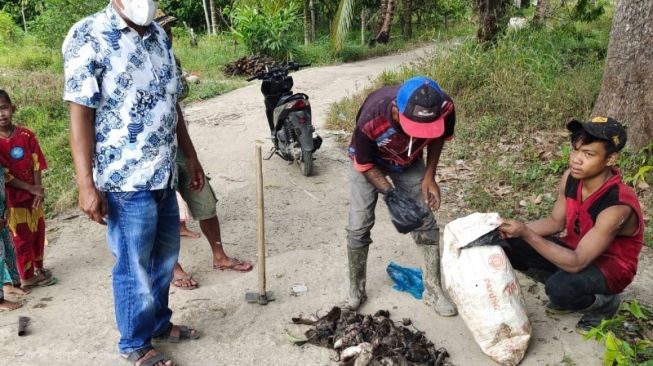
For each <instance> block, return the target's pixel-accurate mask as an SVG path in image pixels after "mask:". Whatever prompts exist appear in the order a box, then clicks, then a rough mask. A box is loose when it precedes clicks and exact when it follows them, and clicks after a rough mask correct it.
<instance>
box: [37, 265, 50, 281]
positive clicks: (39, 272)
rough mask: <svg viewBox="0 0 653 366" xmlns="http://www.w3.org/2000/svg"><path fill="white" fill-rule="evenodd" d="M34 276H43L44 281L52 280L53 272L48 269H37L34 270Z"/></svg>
mask: <svg viewBox="0 0 653 366" xmlns="http://www.w3.org/2000/svg"><path fill="white" fill-rule="evenodd" d="M34 274H35V275H36V276H39V275H40V276H42V277H43V278H44V279H47V278H52V271H50V270H49V269H46V268H36V269H34Z"/></svg>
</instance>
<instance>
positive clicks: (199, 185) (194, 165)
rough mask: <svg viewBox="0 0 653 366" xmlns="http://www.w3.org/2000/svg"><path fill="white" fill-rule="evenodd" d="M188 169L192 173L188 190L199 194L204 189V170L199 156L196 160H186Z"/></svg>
mask: <svg viewBox="0 0 653 366" xmlns="http://www.w3.org/2000/svg"><path fill="white" fill-rule="evenodd" d="M186 167H187V168H188V172H189V173H190V183H189V184H188V189H189V190H190V191H191V192H196V191H197V192H199V191H201V190H202V189H203V188H204V170H203V169H202V165H201V164H200V162H199V160H197V156H195V157H194V158H187V159H186Z"/></svg>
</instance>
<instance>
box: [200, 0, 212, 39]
mask: <svg viewBox="0 0 653 366" xmlns="http://www.w3.org/2000/svg"><path fill="white" fill-rule="evenodd" d="M208 1H211V0H208ZM206 2H207V0H202V7H203V8H204V18H205V19H206V33H207V34H211V29H212V27H211V19H210V18H209V10H208V9H207V7H206Z"/></svg>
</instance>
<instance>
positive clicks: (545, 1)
mask: <svg viewBox="0 0 653 366" xmlns="http://www.w3.org/2000/svg"><path fill="white" fill-rule="evenodd" d="M548 12H549V0H537V5H536V6H535V15H533V24H535V25H536V26H542V25H544V22H545V21H546V18H547V16H548Z"/></svg>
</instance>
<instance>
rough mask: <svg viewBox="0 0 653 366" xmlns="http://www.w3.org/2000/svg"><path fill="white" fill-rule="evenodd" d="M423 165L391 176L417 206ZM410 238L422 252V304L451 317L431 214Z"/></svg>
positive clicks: (453, 307)
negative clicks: (443, 285)
mask: <svg viewBox="0 0 653 366" xmlns="http://www.w3.org/2000/svg"><path fill="white" fill-rule="evenodd" d="M424 170H425V168H424V162H423V161H422V160H418V161H416V162H415V163H413V165H411V166H410V167H409V168H408V169H406V170H405V171H404V172H401V173H391V174H390V177H391V178H392V182H393V183H394V185H395V186H396V187H398V188H400V189H402V190H404V191H406V192H408V193H409V194H410V196H411V197H412V198H413V199H414V200H415V201H416V202H418V203H421V204H424V199H423V197H422V179H423V178H424ZM411 236H412V237H413V240H414V241H415V244H417V246H418V248H419V249H420V251H421V252H422V256H423V261H422V273H423V278H424V289H425V292H424V303H425V304H426V305H428V306H429V307H431V308H433V309H434V310H435V312H436V313H438V314H439V315H440V316H454V315H456V314H457V313H458V312H457V310H456V307H455V306H454V305H453V303H452V302H451V301H450V300H449V299H448V298H447V295H446V294H445V292H444V291H443V290H442V283H441V275H440V269H441V265H440V246H439V242H440V230H439V228H438V225H437V223H436V222H435V217H434V216H433V212H431V210H429V214H428V216H427V218H426V219H425V220H424V224H423V225H422V226H421V227H420V228H418V229H416V230H414V231H413V232H411Z"/></svg>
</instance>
